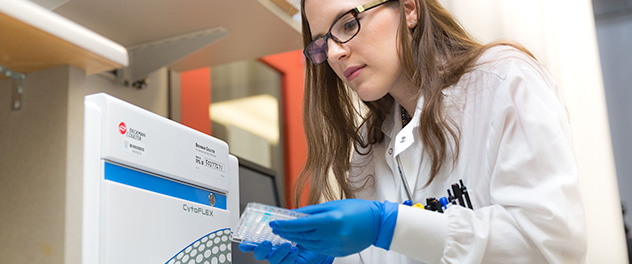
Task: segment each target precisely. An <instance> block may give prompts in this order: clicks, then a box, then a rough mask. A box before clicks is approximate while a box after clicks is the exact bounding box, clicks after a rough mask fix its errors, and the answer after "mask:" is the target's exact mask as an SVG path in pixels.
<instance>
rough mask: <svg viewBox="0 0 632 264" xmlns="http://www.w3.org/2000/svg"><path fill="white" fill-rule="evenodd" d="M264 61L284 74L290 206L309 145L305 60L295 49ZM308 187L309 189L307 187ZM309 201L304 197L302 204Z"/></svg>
mask: <svg viewBox="0 0 632 264" xmlns="http://www.w3.org/2000/svg"><path fill="white" fill-rule="evenodd" d="M261 61H262V62H263V63H265V64H267V65H268V66H270V67H272V68H274V69H276V70H277V71H279V73H281V75H282V77H281V78H282V80H281V85H282V87H281V101H282V103H281V105H282V116H283V124H282V129H283V135H284V137H285V138H284V139H283V140H284V142H283V143H284V151H283V152H284V157H283V158H284V161H285V173H284V174H285V186H286V190H285V197H286V204H287V205H288V207H290V206H291V205H292V204H293V203H292V202H291V198H292V195H293V189H294V184H295V183H296V180H297V179H298V176H299V175H300V173H301V170H302V169H303V166H304V165H305V160H306V158H307V143H306V141H305V133H304V129H303V116H302V113H303V86H304V82H305V77H304V66H305V59H304V56H303V52H302V50H295V51H290V52H285V53H280V54H275V55H270V56H266V57H263V58H261ZM305 188H307V187H305ZM306 201H307V199H306V196H304V197H303V199H302V203H303V204H305V202H306Z"/></svg>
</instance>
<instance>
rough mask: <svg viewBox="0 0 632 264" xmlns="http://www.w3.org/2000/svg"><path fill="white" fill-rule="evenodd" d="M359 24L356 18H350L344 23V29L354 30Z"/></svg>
mask: <svg viewBox="0 0 632 264" xmlns="http://www.w3.org/2000/svg"><path fill="white" fill-rule="evenodd" d="M357 26H358V23H357V21H356V20H355V19H354V20H350V21H347V22H346V23H344V25H343V29H344V30H345V31H352V30H354V29H355V28H356V27H357Z"/></svg>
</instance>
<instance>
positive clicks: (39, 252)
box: [0, 66, 168, 263]
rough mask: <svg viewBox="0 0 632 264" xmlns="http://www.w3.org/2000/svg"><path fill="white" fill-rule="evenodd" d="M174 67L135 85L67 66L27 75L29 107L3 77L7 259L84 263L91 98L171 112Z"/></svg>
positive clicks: (1, 250) (1, 188) (2, 196)
mask: <svg viewBox="0 0 632 264" xmlns="http://www.w3.org/2000/svg"><path fill="white" fill-rule="evenodd" d="M166 76H167V74H166V70H159V71H158V72H156V73H154V74H152V75H150V77H149V79H150V86H149V88H147V89H145V90H135V89H133V88H127V87H122V86H118V85H116V84H114V83H113V81H112V79H111V78H109V77H104V76H103V75H90V76H86V75H85V73H84V72H83V71H82V70H79V69H77V68H73V67H70V66H60V67H56V68H52V69H47V70H44V71H41V72H35V73H30V74H28V75H27V80H26V90H25V95H24V96H23V100H24V105H23V108H22V110H19V111H15V112H14V111H11V105H10V100H9V99H10V98H11V90H12V89H11V82H12V80H11V79H2V80H0V124H2V125H3V128H2V129H1V130H0V168H2V169H1V170H0V212H2V213H1V214H0V223H2V225H0V234H2V240H1V241H0V263H79V262H80V257H81V244H80V236H81V221H80V216H81V198H82V195H81V185H82V158H81V157H82V155H83V151H82V149H83V96H84V95H86V94H91V93H95V92H107V93H109V94H111V95H114V96H117V97H119V98H121V99H123V100H126V101H129V102H131V103H133V104H137V105H139V106H141V107H143V108H145V109H148V110H150V111H152V112H155V113H158V114H160V115H163V116H166V115H167V114H168V104H167V102H168V100H167V96H168V91H167V85H166V83H167V77H166Z"/></svg>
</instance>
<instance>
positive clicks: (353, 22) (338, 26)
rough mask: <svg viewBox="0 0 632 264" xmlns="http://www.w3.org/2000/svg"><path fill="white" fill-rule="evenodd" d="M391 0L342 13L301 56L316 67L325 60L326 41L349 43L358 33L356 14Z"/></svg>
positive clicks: (374, 2) (383, 0) (382, 0)
mask: <svg viewBox="0 0 632 264" xmlns="http://www.w3.org/2000/svg"><path fill="white" fill-rule="evenodd" d="M390 1H392V0H375V1H373V2H370V3H368V4H364V5H361V6H358V7H356V8H354V9H351V10H349V11H348V12H346V13H344V14H343V15H341V16H340V17H338V19H336V21H335V22H334V23H333V24H332V25H331V27H330V28H329V31H328V32H327V34H325V36H322V37H320V38H317V39H315V40H314V41H312V42H311V43H309V45H307V47H305V49H304V50H303V54H305V57H307V58H309V60H310V61H312V63H313V64H315V65H318V64H321V63H323V62H325V61H326V60H327V50H328V47H327V39H332V40H334V41H335V42H337V43H340V44H344V43H347V42H349V41H350V40H351V39H353V37H355V36H356V35H357V34H358V32H360V21H359V20H358V14H360V13H362V12H364V11H367V10H369V9H371V8H374V7H378V6H380V5H382V4H385V3H387V2H390Z"/></svg>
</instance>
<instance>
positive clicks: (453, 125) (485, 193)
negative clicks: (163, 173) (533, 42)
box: [240, 0, 586, 263]
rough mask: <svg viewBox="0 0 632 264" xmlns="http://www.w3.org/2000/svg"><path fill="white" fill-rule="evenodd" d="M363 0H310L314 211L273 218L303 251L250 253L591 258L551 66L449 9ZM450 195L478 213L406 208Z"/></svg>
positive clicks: (435, 259)
mask: <svg viewBox="0 0 632 264" xmlns="http://www.w3.org/2000/svg"><path fill="white" fill-rule="evenodd" d="M366 1H367V0H302V1H301V7H302V17H303V39H304V43H305V44H306V48H305V55H306V57H307V58H308V59H309V62H308V63H307V70H306V85H305V100H304V103H305V109H304V118H305V130H306V135H307V142H308V158H307V163H306V165H305V168H304V171H303V173H302V175H301V177H300V178H299V182H298V184H297V186H304V185H305V184H306V183H309V185H310V189H309V193H308V203H309V204H317V205H311V206H307V207H304V208H300V209H298V210H299V211H302V212H305V213H308V214H311V215H310V216H307V217H304V218H300V219H297V220H292V221H276V222H272V223H271V224H270V225H271V227H272V228H273V231H274V232H275V233H276V234H278V235H280V236H282V237H284V238H287V239H290V240H293V241H296V242H298V245H299V246H298V247H297V248H291V247H290V246H289V244H284V245H281V246H280V247H274V248H273V247H272V246H271V244H270V243H262V244H260V245H259V246H257V247H255V246H249V245H246V244H243V245H240V248H241V249H242V250H244V251H254V255H255V257H256V258H257V259H268V260H269V261H270V262H271V263H332V262H335V263H439V262H441V263H547V262H549V263H578V262H582V261H583V259H584V257H585V250H586V241H585V233H584V232H585V231H584V220H583V217H584V216H583V211H582V207H581V202H580V199H581V198H580V195H579V191H578V187H577V169H576V166H575V160H574V154H573V150H572V144H571V137H570V129H569V124H568V118H567V116H566V111H565V107H564V104H563V102H562V99H561V95H560V92H559V90H558V89H557V87H556V85H555V83H554V82H553V81H552V79H551V77H550V76H549V75H548V73H547V72H546V71H545V70H544V69H543V67H542V66H540V65H539V64H538V63H537V62H536V60H535V59H534V58H533V56H532V55H531V54H530V53H529V52H528V51H527V50H525V49H524V48H522V47H520V46H519V45H515V44H509V43H500V42H499V43H492V44H488V45H482V44H479V43H477V42H476V41H474V40H473V39H472V38H471V37H470V36H469V35H468V34H467V33H466V32H465V30H464V29H463V28H462V27H461V26H460V25H459V24H458V23H457V22H456V21H455V19H454V18H453V17H452V16H451V15H450V14H449V13H448V12H447V11H446V10H445V9H444V8H443V7H442V6H441V5H440V4H439V3H438V1H437V0H399V1H396V0H377V1H372V2H368V3H367V2H366ZM354 95H357V97H359V98H360V99H361V100H362V102H364V106H365V107H364V108H363V109H364V110H365V111H363V112H362V113H358V111H356V107H355V105H354ZM357 116H360V117H361V118H360V119H359V120H358V119H357ZM349 155H351V156H352V158H351V159H349V158H348V157H349ZM330 173H333V175H334V176H335V177H334V178H335V182H333V183H332V182H330V180H329V179H330V176H328V175H329V174H330ZM455 183H456V186H457V188H455V189H451V187H452V185H453V184H455ZM460 183H463V184H465V185H467V188H463V186H461V184H460ZM332 185H336V186H335V187H332ZM448 190H453V191H454V192H461V191H467V193H468V194H469V198H470V199H471V208H473V209H470V208H467V207H469V204H466V206H459V205H452V204H450V205H449V206H446V207H443V208H441V210H440V211H444V212H443V213H441V212H438V211H437V210H438V208H437V207H436V206H435V208H434V209H435V210H436V211H432V210H422V209H419V208H415V207H411V206H408V205H404V204H402V203H407V204H410V203H411V202H412V203H421V204H422V205H426V206H428V205H429V204H427V203H426V201H430V200H428V198H437V199H439V197H447V198H451V196H456V195H458V193H454V192H450V193H448ZM300 195H301V194H300V192H299V193H298V195H297V196H296V198H298V197H300ZM459 197H461V198H463V197H465V195H459ZM296 200H297V201H298V199H296ZM322 200H326V201H329V202H325V203H322V204H318V203H319V201H322ZM407 200H408V202H406V201H407ZM454 200H455V201H456V200H458V199H454ZM297 205H298V204H297ZM439 207H440V206H439Z"/></svg>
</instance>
